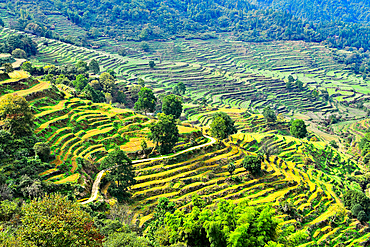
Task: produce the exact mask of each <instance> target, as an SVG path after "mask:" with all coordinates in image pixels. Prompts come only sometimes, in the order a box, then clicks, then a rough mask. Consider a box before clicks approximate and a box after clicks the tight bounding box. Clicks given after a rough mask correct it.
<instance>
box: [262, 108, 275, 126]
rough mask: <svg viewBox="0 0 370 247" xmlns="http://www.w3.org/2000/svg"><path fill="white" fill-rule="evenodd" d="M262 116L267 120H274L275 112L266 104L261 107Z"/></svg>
mask: <svg viewBox="0 0 370 247" xmlns="http://www.w3.org/2000/svg"><path fill="white" fill-rule="evenodd" d="M263 117H264V118H265V119H266V121H267V122H268V123H269V122H276V114H275V111H274V110H272V109H271V107H270V106H267V107H265V108H264V109H263Z"/></svg>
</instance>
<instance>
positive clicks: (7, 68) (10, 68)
mask: <svg viewBox="0 0 370 247" xmlns="http://www.w3.org/2000/svg"><path fill="white" fill-rule="evenodd" d="M3 66H4V68H5V72H6V73H7V74H9V73H12V72H13V71H14V68H13V65H12V64H11V63H4V64H3Z"/></svg>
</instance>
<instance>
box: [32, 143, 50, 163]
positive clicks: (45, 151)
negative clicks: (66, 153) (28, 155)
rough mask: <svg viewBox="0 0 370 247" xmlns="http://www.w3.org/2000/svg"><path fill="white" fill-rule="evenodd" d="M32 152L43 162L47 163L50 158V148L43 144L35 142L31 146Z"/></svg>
mask: <svg viewBox="0 0 370 247" xmlns="http://www.w3.org/2000/svg"><path fill="white" fill-rule="evenodd" d="M33 150H34V151H35V154H36V155H37V156H39V158H40V159H41V160H42V161H43V162H47V161H49V158H50V146H49V145H48V144H47V143H45V142H37V143H36V144H35V145H34V146H33Z"/></svg>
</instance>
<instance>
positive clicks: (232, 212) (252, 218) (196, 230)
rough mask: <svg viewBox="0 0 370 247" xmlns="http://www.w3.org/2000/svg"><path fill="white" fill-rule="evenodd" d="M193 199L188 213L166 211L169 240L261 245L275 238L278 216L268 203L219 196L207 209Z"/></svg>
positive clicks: (191, 243) (190, 243)
mask: <svg viewBox="0 0 370 247" xmlns="http://www.w3.org/2000/svg"><path fill="white" fill-rule="evenodd" d="M194 199H195V198H193V205H194V206H193V208H192V210H191V212H190V213H188V214H184V213H183V212H181V211H180V210H176V211H175V212H174V213H167V214H166V218H165V220H164V223H165V229H166V230H167V231H168V232H169V240H170V243H172V244H174V243H178V242H181V241H182V240H184V241H185V242H186V244H187V246H202V247H210V246H215V247H224V246H236V247H256V246H257V247H264V246H265V245H267V244H268V243H269V242H271V241H273V242H275V243H276V242H277V241H278V236H279V233H278V230H279V229H278V225H279V220H278V219H277V218H275V210H274V209H272V208H271V207H268V206H261V207H250V206H248V204H247V203H246V202H241V203H239V204H238V205H236V204H234V203H233V202H231V201H225V200H220V201H219V202H218V203H217V207H216V208H215V209H208V208H205V207H204V204H201V205H199V204H197V203H194ZM202 205H203V206H202ZM158 227H160V226H158ZM271 246H273V245H271Z"/></svg>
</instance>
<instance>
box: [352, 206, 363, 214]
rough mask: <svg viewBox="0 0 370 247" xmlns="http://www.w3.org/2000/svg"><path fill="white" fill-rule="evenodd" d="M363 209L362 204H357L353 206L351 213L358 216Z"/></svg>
mask: <svg viewBox="0 0 370 247" xmlns="http://www.w3.org/2000/svg"><path fill="white" fill-rule="evenodd" d="M361 211H363V207H362V206H361V205H360V204H356V205H354V206H353V207H352V209H351V213H352V215H353V216H355V217H357V216H358V214H359V213H360V212H361Z"/></svg>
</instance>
